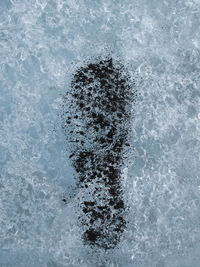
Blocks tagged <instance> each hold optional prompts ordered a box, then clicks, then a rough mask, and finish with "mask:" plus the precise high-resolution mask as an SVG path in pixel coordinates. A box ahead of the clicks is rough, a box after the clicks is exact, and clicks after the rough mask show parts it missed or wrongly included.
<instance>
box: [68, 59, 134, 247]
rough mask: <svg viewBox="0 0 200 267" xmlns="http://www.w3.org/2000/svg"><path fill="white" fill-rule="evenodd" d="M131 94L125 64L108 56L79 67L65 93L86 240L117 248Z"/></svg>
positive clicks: (122, 226) (121, 227)
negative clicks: (81, 197) (81, 196)
mask: <svg viewBox="0 0 200 267" xmlns="http://www.w3.org/2000/svg"><path fill="white" fill-rule="evenodd" d="M132 92H133V90H132V86H131V85H130V80H129V76H128V74H127V72H126V70H125V68H124V67H123V66H122V65H121V64H117V65H115V66H114V64H113V61H112V59H108V60H101V61H99V62H98V63H95V64H88V65H87V66H86V67H82V68H80V69H78V70H77V72H76V73H75V74H74V76H73V80H72V83H71V91H70V93H69V94H68V95H67V97H66V99H67V101H68V102H69V106H68V111H67V113H68V114H66V117H65V118H66V121H65V125H64V127H65V132H66V137H67V140H68V145H69V147H70V153H71V155H70V158H71V161H72V165H73V167H74V168H75V170H76V172H77V174H78V177H79V181H80V188H81V190H82V193H83V199H82V200H81V203H80V205H81V210H82V214H81V215H80V221H81V224H82V226H83V229H84V233H83V240H84V243H86V244H89V245H92V246H98V247H101V248H104V249H109V248H114V247H115V246H116V245H117V244H118V242H119V241H120V237H121V234H122V232H123V231H124V229H125V227H126V221H125V218H124V211H125V207H124V200H123V192H122V186H121V176H122V166H123V163H124V148H125V147H126V146H129V142H128V126H129V121H130V116H131V115H130V114H131V111H130V109H131V103H132V100H133V98H132Z"/></svg>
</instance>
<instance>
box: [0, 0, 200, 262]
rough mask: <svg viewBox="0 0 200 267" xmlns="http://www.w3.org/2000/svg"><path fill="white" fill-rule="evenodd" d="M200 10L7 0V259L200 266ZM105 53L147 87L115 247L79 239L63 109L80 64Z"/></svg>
mask: <svg viewBox="0 0 200 267" xmlns="http://www.w3.org/2000/svg"><path fill="white" fill-rule="evenodd" d="M199 18H200V1H199V0H163V1H161V0H151V1H149V0H123V1H122V0H0V169H1V170H0V266H1V267H8V266H10V267H11V266H12V267H22V266H23V267H27V266H28V267H40V266H41V267H45V266H46V267H64V266H81V267H82V266H83V267H84V266H85V267H86V266H87V267H93V266H95V267H96V266H109V267H110V266H120V267H121V266H126V267H129V266H133V267H141V266H143V267H147V266H148V267H150V266H152V267H154V266H155V267H180V266H181V267H197V266H199V264H200V254H199V249H200V176H199V175H200V164H199V161H200V22H199ZM107 53H110V54H112V57H113V58H116V59H120V60H122V61H123V63H124V64H125V65H126V66H127V67H128V69H129V72H130V74H131V75H132V77H133V78H135V79H136V87H137V90H138V94H139V96H138V99H137V102H136V105H135V107H134V118H133V120H132V126H131V128H130V131H132V145H133V147H134V151H133V154H134V158H133V160H132V165H130V166H129V168H128V170H127V175H126V177H125V179H124V182H123V186H124V195H125V201H126V204H127V206H128V207H129V208H128V210H127V215H126V217H127V218H126V220H127V221H128V225H127V229H126V231H125V233H124V234H123V238H122V241H121V243H120V244H119V246H118V247H117V248H116V249H113V250H110V251H108V252H105V251H101V250H99V251H94V250H92V249H91V248H89V247H87V246H84V245H83V244H82V241H81V239H80V228H79V226H78V225H77V220H78V218H77V214H76V206H77V202H78V198H77V194H79V193H80V192H79V191H78V190H77V192H76V194H74V195H73V196H71V195H72V192H73V190H72V188H75V187H76V181H75V180H74V178H73V177H74V176H73V169H72V168H71V167H70V164H69V161H68V154H67V153H68V152H67V151H66V149H65V145H66V141H65V136H64V135H63V131H62V128H61V121H60V115H59V114H60V113H61V107H62V96H63V95H64V94H65V92H66V91H67V90H68V88H69V86H70V79H71V75H72V73H73V71H74V70H75V69H76V68H77V67H79V66H80V65H82V64H84V62H85V60H90V59H92V58H93V57H97V56H99V55H106V54H107ZM63 194H65V195H67V204H65V205H64V204H63V203H62V201H61V199H62V196H63Z"/></svg>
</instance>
